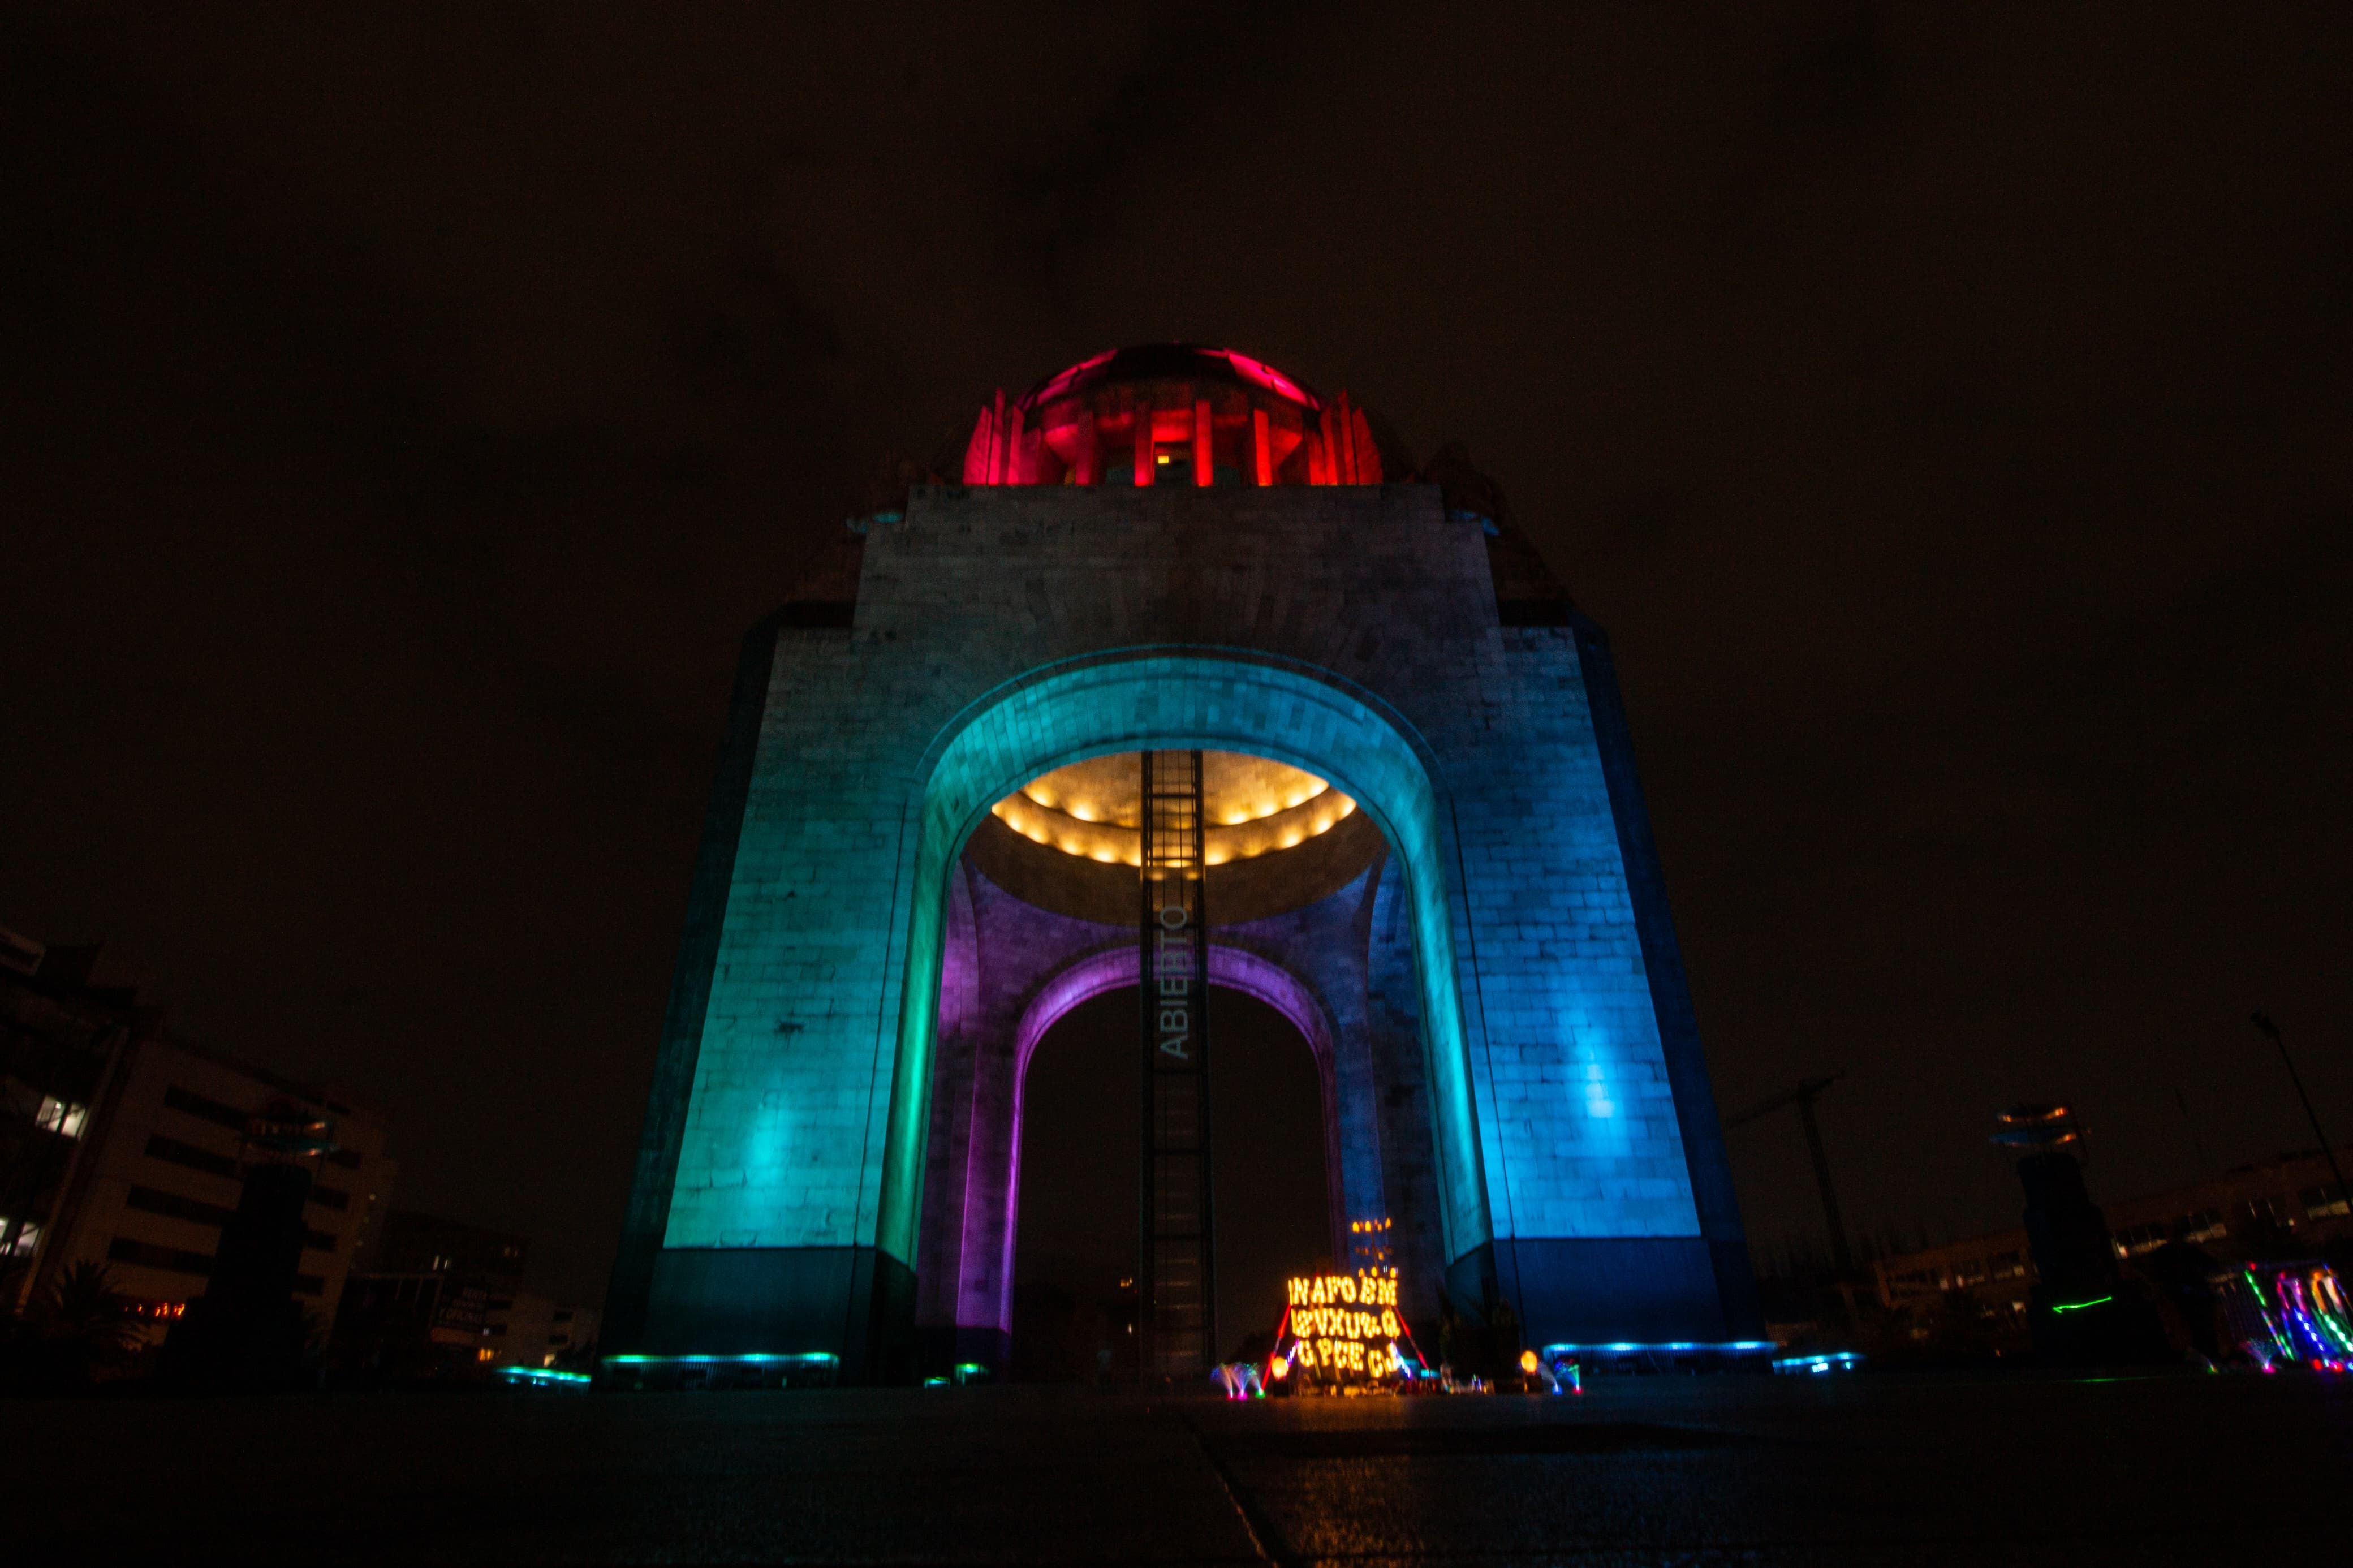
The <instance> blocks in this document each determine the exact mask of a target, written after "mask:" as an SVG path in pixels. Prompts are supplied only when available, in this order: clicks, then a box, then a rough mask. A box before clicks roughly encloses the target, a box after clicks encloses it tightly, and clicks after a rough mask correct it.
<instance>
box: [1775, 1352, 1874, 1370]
mask: <svg viewBox="0 0 2353 1568" xmlns="http://www.w3.org/2000/svg"><path fill="white" fill-rule="evenodd" d="M1861 1366H1862V1352H1860V1351H1830V1352H1825V1353H1824V1354H1821V1355H1785V1356H1782V1357H1781V1358H1779V1359H1778V1360H1777V1361H1776V1362H1774V1363H1773V1370H1774V1371H1775V1372H1777V1373H1791V1374H1796V1373H1815V1372H1853V1371H1856V1370H1857V1369H1859V1368H1860V1367H1861Z"/></svg>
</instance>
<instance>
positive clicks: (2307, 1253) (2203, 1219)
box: [1873, 1152, 2353, 1334]
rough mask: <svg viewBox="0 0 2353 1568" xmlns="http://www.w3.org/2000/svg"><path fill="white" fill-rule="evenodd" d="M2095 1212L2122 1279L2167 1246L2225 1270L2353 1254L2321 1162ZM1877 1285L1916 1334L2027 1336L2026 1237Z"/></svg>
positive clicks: (2281, 1164) (1884, 1266) (1949, 1247)
mask: <svg viewBox="0 0 2353 1568" xmlns="http://www.w3.org/2000/svg"><path fill="white" fill-rule="evenodd" d="M2338 1158H2339V1160H2344V1159H2346V1158H2347V1156H2346V1155H2344V1154H2343V1153H2341V1152H2340V1154H2339V1155H2338ZM2101 1212H2102V1213H2103V1214H2104V1215H2105V1216H2106V1219H2107V1224H2108V1233H2109V1239H2110V1245H2111V1246H2112V1247H2113V1248H2114V1249H2115V1252H2116V1258H2117V1259H2118V1260H2119V1262H2121V1263H2122V1264H2123V1265H2124V1266H2125V1270H2126V1274H2127V1276H2131V1275H2133V1274H2135V1273H2137V1269H2136V1268H2135V1265H2136V1263H2137V1261H2138V1260H2140V1259H2144V1258H2147V1257H2148V1256H2149V1255H2150V1254H2152V1253H2154V1252H2156V1251H2157V1250H2158V1248H2159V1247H2164V1246H2165V1245H2166V1244H2167V1243H2168V1242H2171V1241H2185V1242H2187V1243H2189V1245H2190V1246H2192V1247H2198V1248H2199V1249H2200V1250H2201V1251H2204V1252H2206V1253H2208V1254H2209V1255H2211V1257H2212V1258H2214V1259H2215V1261H2216V1262H2217V1263H2221V1264H2238V1263H2244V1262H2250V1261H2256V1260H2264V1259H2276V1258H2294V1257H2306V1258H2319V1257H2323V1256H2326V1255H2328V1254H2329V1253H2330V1252H2331V1251H2332V1250H2334V1249H2340V1248H2343V1247H2348V1246H2353V1215H2348V1212H2347V1205H2346V1201H2345V1198H2344V1196H2343V1195H2342V1194H2340V1193H2339V1192H2338V1191H2337V1183H2336V1178H2335V1177H2334V1176H2333V1175H2331V1174H2330V1172H2329V1166H2328V1161H2327V1156H2325V1155H2323V1154H2320V1153H2318V1152H2311V1153H2295V1154H2283V1155H2281V1156H2280V1157H2278V1158H2277V1159H2274V1160H2266V1161H2262V1162H2259V1163H2253V1164H2247V1165H2239V1166H2235V1167H2233V1168H2232V1169H2231V1170H2230V1171H2227V1172H2225V1173H2223V1174H2221V1175H2220V1176H2216V1177H2213V1178H2211V1180H2208V1181H2203V1182H2197V1183H2193V1184H2189V1185H2188V1186H2182V1187H2173V1188H2169V1189H2168V1190H2167V1191H2164V1192H2161V1193H2152V1194H2147V1195H2146V1196H2142V1197H2136V1198H2126V1199H2122V1200H2120V1201H2117V1202H2115V1203H2108V1204H2103V1205H2101ZM2036 1278H2037V1277H2036V1274H2035V1269H2034V1259H2033V1257H2032V1255H2031V1252H2030V1250H2029V1249H2028V1247H2027V1239H2026V1232H2025V1231H2024V1230H2023V1229H2022V1228H2021V1229H2017V1230H2005V1231H1998V1232H1995V1233H1994V1234H1992V1235H1989V1236H1980V1237H1971V1238H1969V1239H1968V1240H1965V1241H1954V1242H1947V1243H1945V1244H1943V1245H1941V1246H1937V1247H1922V1248H1919V1249H1917V1250H1915V1251H1912V1252H1905V1253H1897V1254H1894V1255H1891V1256H1888V1257H1884V1258H1879V1259H1878V1260H1877V1261H1876V1262H1875V1263H1874V1264H1873V1283H1874V1284H1875V1286H1876V1289H1877V1294H1878V1298H1879V1303H1880V1305H1881V1306H1882V1307H1883V1308H1884V1309H1885V1310H1888V1311H1891V1312H1895V1313H1899V1314H1902V1315H1904V1316H1905V1317H1906V1318H1907V1319H1909V1320H1911V1321H1913V1324H1914V1327H1915V1328H1917V1329H1920V1330H1923V1331H1926V1330H1928V1329H1929V1327H1930V1324H1931V1321H1932V1320H1947V1321H1948V1320H1950V1319H1951V1318H1953V1317H1954V1316H1955V1315H1957V1314H1958V1315H1961V1316H1965V1317H1969V1318H1974V1319H1975V1320H1977V1321H1979V1322H1980V1323H1983V1324H1986V1325H1989V1326H1999V1327H2000V1329H2001V1330H2002V1331H2003V1332H2005V1333H2011V1332H2014V1333H2016V1334H2022V1333H2023V1331H2024V1327H2025V1321H2026V1310H2027V1302H2028V1292H2029V1291H2030V1289H2031V1288H2032V1287H2033V1285H2034V1284H2035V1282H2036Z"/></svg>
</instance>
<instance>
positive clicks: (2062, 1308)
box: [2051, 1296, 2116, 1312]
mask: <svg viewBox="0 0 2353 1568" xmlns="http://www.w3.org/2000/svg"><path fill="white" fill-rule="evenodd" d="M2113 1300H2116V1298H2115V1297H2114V1296H2094V1297H2093V1298H2092V1299H2091V1300H2088V1301H2053V1302H2052V1304H2051V1310H2052V1311H2054V1312H2080V1311H2082V1310H2084V1308H2086V1307H2105V1306H2106V1305H2107V1304H2108V1303H2109V1302H2111V1301H2113Z"/></svg>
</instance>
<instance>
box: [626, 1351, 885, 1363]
mask: <svg viewBox="0 0 2353 1568" xmlns="http://www.w3.org/2000/svg"><path fill="white" fill-rule="evenodd" d="M840 1363H841V1358H840V1357H839V1356H838V1355H834V1354H832V1353H831V1352H827V1351H802V1352H798V1353H797V1354H794V1355H608V1356H607V1357H606V1358H605V1364H606V1365H607V1366H838V1365H839V1364H840Z"/></svg>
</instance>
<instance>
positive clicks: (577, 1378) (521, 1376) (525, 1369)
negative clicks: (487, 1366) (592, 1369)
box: [499, 1366, 596, 1386]
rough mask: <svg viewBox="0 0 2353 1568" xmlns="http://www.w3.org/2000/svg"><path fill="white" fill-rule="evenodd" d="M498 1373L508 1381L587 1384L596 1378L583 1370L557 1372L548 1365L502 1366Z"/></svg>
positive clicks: (559, 1384)
mask: <svg viewBox="0 0 2353 1568" xmlns="http://www.w3.org/2000/svg"><path fill="white" fill-rule="evenodd" d="M499 1375H500V1376H501V1377H503V1378H505V1379H506V1380H507V1381H508V1382H509V1383H543V1384H554V1385H558V1386H561V1385H565V1384H583V1385H585V1384H590V1383H593V1382H595V1381H596V1380H595V1379H594V1378H592V1377H590V1376H589V1375H588V1374H587V1373H585V1372H558V1371H556V1370H555V1369H554V1367H549V1366H502V1367H501V1368H499Z"/></svg>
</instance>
